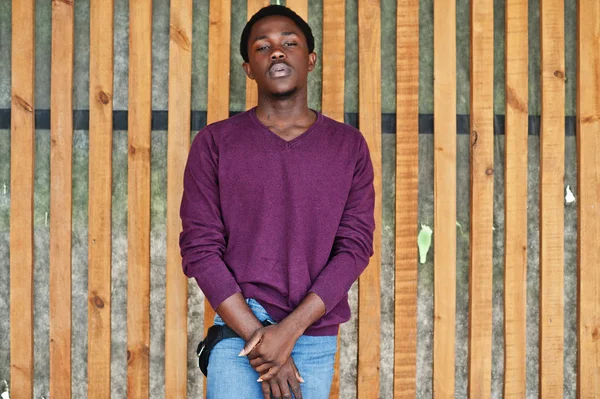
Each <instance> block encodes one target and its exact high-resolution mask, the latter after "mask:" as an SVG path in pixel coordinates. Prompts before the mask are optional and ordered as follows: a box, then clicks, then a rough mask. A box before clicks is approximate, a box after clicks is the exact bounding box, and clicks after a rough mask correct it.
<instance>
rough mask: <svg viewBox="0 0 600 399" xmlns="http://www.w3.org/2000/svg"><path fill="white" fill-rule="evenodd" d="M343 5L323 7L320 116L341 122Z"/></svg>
mask: <svg viewBox="0 0 600 399" xmlns="http://www.w3.org/2000/svg"><path fill="white" fill-rule="evenodd" d="M345 15H346V4H345V2H344V0H337V1H326V2H324V3H323V55H322V56H321V59H322V63H323V84H322V86H323V93H322V107H321V108H322V112H323V114H325V115H327V116H329V117H330V118H332V119H335V120H336V121H339V122H344V64H345V59H346V47H345V44H346V42H345V40H346V19H345V18H346V16H345Z"/></svg>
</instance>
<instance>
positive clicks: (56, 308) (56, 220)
mask: <svg viewBox="0 0 600 399" xmlns="http://www.w3.org/2000/svg"><path fill="white" fill-rule="evenodd" d="M73 32H74V20H73V2H55V3H53V4H52V62H51V79H50V82H51V85H50V137H51V143H52V144H51V147H50V311H49V312H50V396H51V397H55V398H70V397H71V295H72V293H71V220H72V210H71V204H72V194H71V191H72V190H71V176H72V166H71V160H72V150H73V39H74V36H73Z"/></svg>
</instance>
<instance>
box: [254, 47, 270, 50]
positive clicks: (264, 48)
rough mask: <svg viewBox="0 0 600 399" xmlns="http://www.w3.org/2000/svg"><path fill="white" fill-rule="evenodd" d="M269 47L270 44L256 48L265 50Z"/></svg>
mask: <svg viewBox="0 0 600 399" xmlns="http://www.w3.org/2000/svg"><path fill="white" fill-rule="evenodd" d="M268 48H269V46H260V47H257V48H256V51H264V50H266V49H268Z"/></svg>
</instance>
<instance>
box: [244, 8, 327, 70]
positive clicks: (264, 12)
mask: <svg viewBox="0 0 600 399" xmlns="http://www.w3.org/2000/svg"><path fill="white" fill-rule="evenodd" d="M276 15H279V16H281V17H286V18H289V19H291V20H292V22H293V23H294V24H296V26H297V27H298V29H300V30H301V31H302V33H303V34H304V39H305V40H306V45H307V47H308V52H309V53H312V52H313V51H314V49H315V38H314V36H313V34H312V30H311V29H310V26H309V25H308V24H307V23H306V21H305V20H303V19H302V17H300V16H299V15H298V14H296V13H295V12H294V11H292V10H291V9H289V8H287V7H285V6H279V5H270V6H266V7H263V8H261V9H260V10H259V11H258V12H257V13H256V14H254V15H253V16H252V18H250V20H249V21H248V22H247V23H246V26H245V27H244V30H243V31H242V38H241V40H240V54H241V55H242V58H243V60H244V62H249V59H248V49H249V47H250V43H249V40H250V31H251V30H252V27H253V26H254V24H256V23H257V22H258V21H259V20H261V19H263V18H265V17H271V16H276Z"/></svg>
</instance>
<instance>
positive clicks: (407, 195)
mask: <svg viewBox="0 0 600 399" xmlns="http://www.w3.org/2000/svg"><path fill="white" fill-rule="evenodd" d="M396 37H397V41H396V85H397V86H396V87H397V88H396V204H395V205H396V210H395V212H396V242H395V254H396V255H395V264H396V269H395V284H394V285H395V288H394V304H395V310H394V315H395V316H394V397H395V398H414V397H415V396H416V394H417V393H416V389H417V380H416V378H417V276H418V269H417V266H418V265H417V259H418V253H417V246H416V245H415V239H416V237H417V234H418V231H417V218H418V208H419V206H418V192H419V1H418V0H399V1H398V3H397V12H396Z"/></svg>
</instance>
